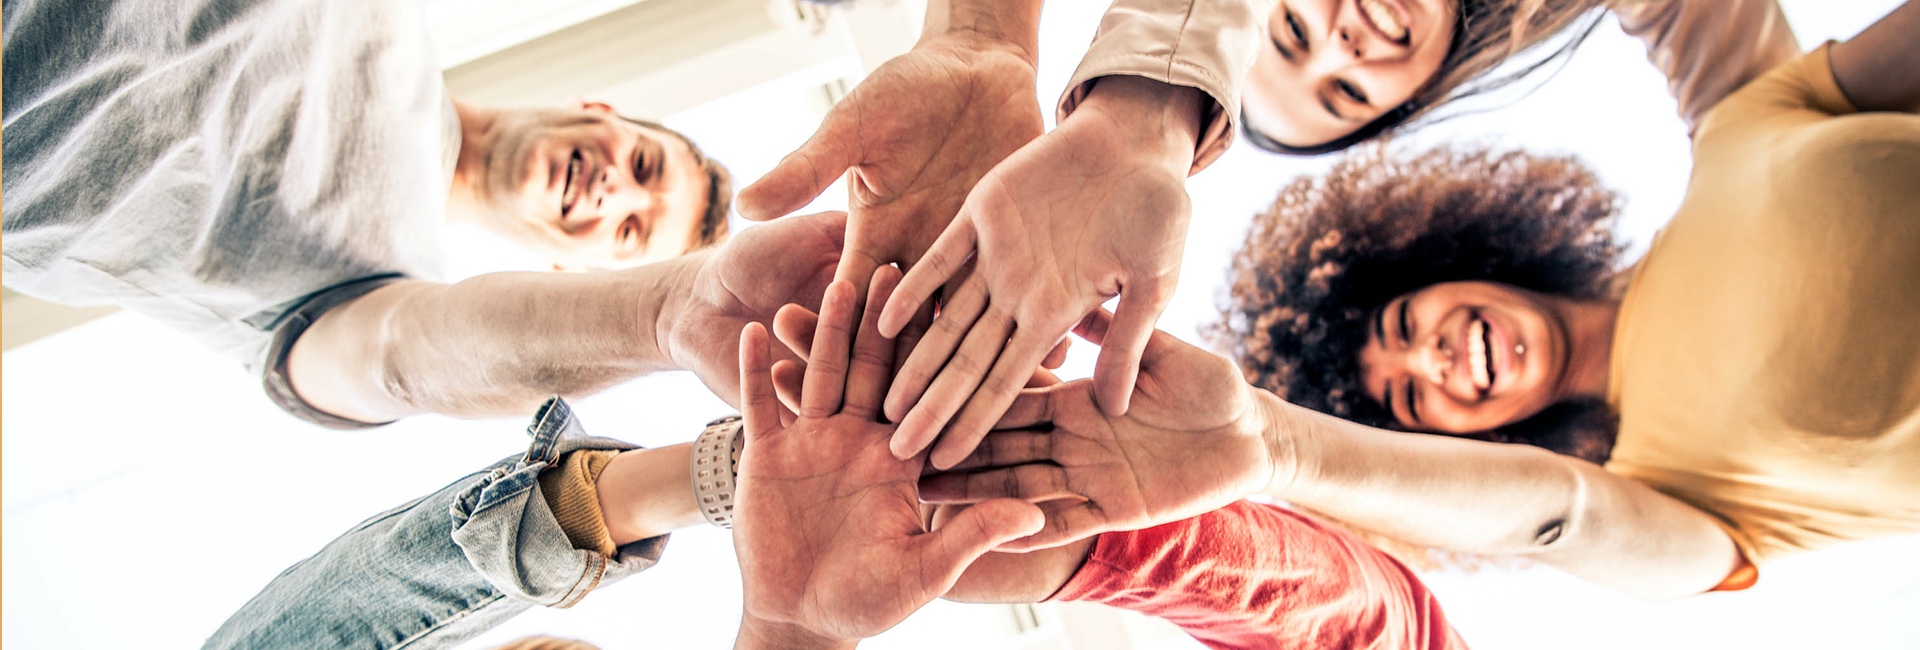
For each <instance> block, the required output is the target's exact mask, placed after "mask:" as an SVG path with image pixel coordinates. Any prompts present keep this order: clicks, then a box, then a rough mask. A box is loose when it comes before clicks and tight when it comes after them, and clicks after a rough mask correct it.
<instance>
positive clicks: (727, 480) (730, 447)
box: [692, 415, 747, 528]
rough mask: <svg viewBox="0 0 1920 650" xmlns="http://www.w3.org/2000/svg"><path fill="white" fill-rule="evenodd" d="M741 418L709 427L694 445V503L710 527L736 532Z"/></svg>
mask: <svg viewBox="0 0 1920 650" xmlns="http://www.w3.org/2000/svg"><path fill="white" fill-rule="evenodd" d="M740 426H741V422H740V416H738V415H729V416H727V417H724V418H720V419H718V420H714V421H712V422H708V423H707V428H706V430H705V431H701V432H700V437H699V438H695V439H694V441H693V465H692V475H693V500H694V503H697V504H699V506H700V514H701V516H704V517H706V518H707V523H710V524H713V525H715V526H719V527H721V528H733V494H734V492H735V491H736V490H737V488H738V487H739V471H740V470H739V467H740V449H741V448H742V447H744V446H746V444H747V439H746V437H745V436H742V435H740Z"/></svg>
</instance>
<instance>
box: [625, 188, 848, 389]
mask: <svg viewBox="0 0 1920 650" xmlns="http://www.w3.org/2000/svg"><path fill="white" fill-rule="evenodd" d="M846 223H847V215H846V213H843V212H823V213H820V214H813V215H807V216H803V217H793V218H789V219H782V220H781V221H779V222H778V223H770V224H767V225H764V226H760V227H755V228H748V229H746V230H744V231H742V232H741V233H740V234H739V235H736V236H735V237H734V238H733V240H732V241H729V242H727V245H725V246H722V247H720V248H718V249H716V250H715V251H713V252H712V253H711V254H707V255H705V256H704V257H701V258H698V259H697V261H695V258H693V257H692V256H689V257H688V258H684V259H687V260H688V261H689V263H691V264H693V266H691V267H690V268H689V271H690V274H689V279H687V280H686V281H685V282H686V285H687V286H686V287H685V288H684V289H683V290H679V291H677V292H676V293H677V298H676V299H677V300H679V301H680V302H679V303H678V304H676V305H674V306H672V307H671V309H672V311H671V312H669V313H671V314H672V315H673V316H672V317H671V318H663V319H661V321H662V322H663V323H666V325H667V330H666V331H665V332H662V333H660V334H659V335H658V336H659V337H660V339H661V346H662V347H663V348H665V349H666V351H667V355H668V356H669V357H670V358H672V359H673V361H674V365H675V367H678V368H685V369H688V370H692V371H693V373H694V374H695V375H696V376H698V377H700V381H702V382H705V383H706V385H707V388H708V389H710V390H712V391H713V394H715V395H720V396H722V398H723V399H727V400H728V401H732V399H733V398H734V397H735V396H738V395H740V383H739V382H740V372H739V362H738V361H737V360H736V358H735V354H736V353H737V352H738V351H739V350H740V342H739V337H738V336H736V333H737V332H739V331H740V328H741V327H742V326H744V325H746V324H747V323H750V322H758V323H762V324H767V323H771V322H773V316H774V313H775V312H776V311H778V310H779V309H780V307H781V306H782V305H786V304H789V303H792V304H800V305H811V306H814V307H818V306H819V304H820V296H821V293H822V292H824V291H826V287H827V284H828V283H829V282H832V281H833V269H834V265H835V264H836V263H837V262H838V261H839V260H840V247H841V244H842V243H843V241H844V237H843V234H844V233H845V229H846ZM668 263H679V262H668ZM790 357H791V355H783V358H790Z"/></svg>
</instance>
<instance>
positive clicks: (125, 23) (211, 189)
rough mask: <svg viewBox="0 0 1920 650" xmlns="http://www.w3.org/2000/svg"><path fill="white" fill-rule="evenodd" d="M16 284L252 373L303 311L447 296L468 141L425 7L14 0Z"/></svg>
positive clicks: (8, 21)
mask: <svg viewBox="0 0 1920 650" xmlns="http://www.w3.org/2000/svg"><path fill="white" fill-rule="evenodd" d="M5 48H6V50H5V95H4V102H5V114H6V116H5V126H4V139H5V142H4V145H5V155H6V161H5V168H4V177H5V178H4V192H5V196H4V202H3V203H4V242H5V245H4V258H5V259H4V277H5V282H6V285H7V286H8V287H11V288H13V289H15V290H17V291H20V292H21V293H25V294H28V295H32V296H36V297H40V298H44V299H48V300H53V301H56V302H62V303H68V304H102V303H106V304H115V305H119V306H121V307H124V308H127V309H130V310H133V311H137V312H140V313H143V314H146V315H148V316H152V317H154V318H158V319H160V320H162V321H165V322H166V323H167V324H169V325H171V326H173V327H175V328H178V329H180V330H183V331H186V332H188V333H190V334H192V335H194V336H195V337H197V338H198V339H200V340H201V341H203V342H205V343H206V344H207V345H208V346H210V347H212V348H214V349H217V350H219V351H221V352H224V353H226V354H228V355H231V356H233V357H236V358H238V359H241V360H243V361H245V362H246V363H248V364H249V365H250V366H251V365H257V364H258V363H259V362H260V361H261V360H262V358H263V353H264V352H265V351H266V350H265V348H266V347H267V343H268V341H269V339H270V337H272V335H273V333H274V331H275V330H276V329H277V328H279V327H281V325H282V324H283V323H284V322H285V321H286V320H287V315H288V313H289V312H290V311H291V310H292V309H293V308H294V307H296V306H298V305H300V304H301V302H302V301H303V300H304V299H305V298H307V297H308V296H311V295H314V294H316V293H317V292H320V291H323V290H325V289H328V288H329V287H335V286H338V285H341V284H343V283H348V282H353V281H356V280H364V279H367V278H375V277H381V276H400V277H416V278H423V279H438V278H439V276H440V274H441V267H442V261H441V258H442V252H441V244H440V228H441V224H442V223H443V222H444V221H445V214H446V201H447V192H448V187H449V185H450V183H451V180H452V174H453V165H454V161H455V158H456V157H457V155H458V153H459V149H460V130H459V122H458V120H457V118H456V117H455V116H454V114H453V109H452V104H451V102H450V100H449V99H448V98H447V94H446V89H445V85H444V83H443V82H442V80H441V76H440V68H439V65H438V63H437V62H436V61H435V59H434V56H433V52H432V51H431V48H430V46H429V43H428V36H427V31H426V24H425V20H424V17H423V15H422V11H421V8H420V6H419V5H418V4H416V3H411V2H327V1H324V0H236V1H232V2H218V3H190V2H149V1H145V0H7V2H6V4H5Z"/></svg>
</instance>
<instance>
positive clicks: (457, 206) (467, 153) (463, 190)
mask: <svg viewBox="0 0 1920 650" xmlns="http://www.w3.org/2000/svg"><path fill="white" fill-rule="evenodd" d="M453 112H454V115H456V116H458V117H459V118H460V157H459V161H458V162H456V163H455V164H454V168H453V185H452V186H451V187H449V188H448V191H447V220H448V221H475V219H474V218H473V215H475V214H477V210H479V208H480V205H481V202H480V186H481V185H482V184H483V183H484V182H485V181H486V173H487V153H488V152H489V151H491V150H492V149H493V144H494V140H495V136H496V134H495V133H494V126H495V124H496V123H497V121H498V118H499V111H496V110H494V109H491V108H487V107H485V106H476V105H474V104H469V103H467V102H464V101H460V98H458V97H455V98H453Z"/></svg>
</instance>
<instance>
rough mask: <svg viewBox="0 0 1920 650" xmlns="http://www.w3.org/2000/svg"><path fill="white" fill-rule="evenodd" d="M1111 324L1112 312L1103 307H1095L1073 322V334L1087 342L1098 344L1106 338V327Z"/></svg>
mask: <svg viewBox="0 0 1920 650" xmlns="http://www.w3.org/2000/svg"><path fill="white" fill-rule="evenodd" d="M1112 326H1113V314H1111V313H1108V312H1107V310H1106V309H1105V308H1097V309H1094V310H1093V311H1091V312H1088V313H1087V315H1086V316H1085V317H1083V318H1081V319H1080V322H1078V323H1074V324H1073V334H1074V335H1075V336H1078V337H1080V338H1082V339H1086V341H1087V342H1088V343H1092V344H1094V345H1100V344H1102V343H1104V342H1105V341H1106V340H1107V329H1108V328H1110V327H1112Z"/></svg>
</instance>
